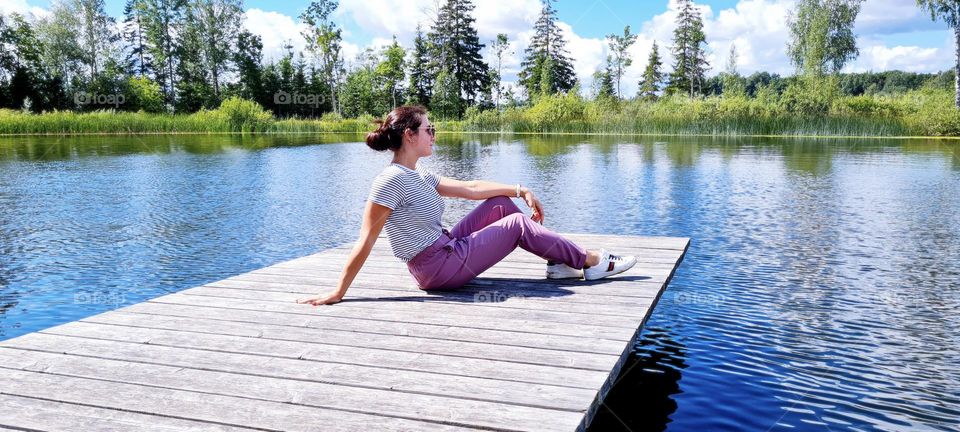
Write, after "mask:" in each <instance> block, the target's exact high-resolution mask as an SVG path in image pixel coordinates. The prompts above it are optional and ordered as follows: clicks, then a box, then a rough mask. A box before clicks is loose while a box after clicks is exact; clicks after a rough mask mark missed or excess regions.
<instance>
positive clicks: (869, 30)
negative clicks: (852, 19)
mask: <svg viewBox="0 0 960 432" xmlns="http://www.w3.org/2000/svg"><path fill="white" fill-rule="evenodd" d="M931 23H932V20H931V19H930V14H929V13H928V12H927V11H926V10H923V9H920V8H919V7H917V2H916V1H914V0H866V1H865V2H864V3H863V7H861V8H860V14H859V15H857V22H856V26H855V29H854V31H855V33H856V34H858V35H879V34H893V33H905V32H912V31H919V30H929V29H930V28H931ZM940 25H941V26H942V28H944V29H945V28H946V24H943V23H941V24H940Z"/></svg>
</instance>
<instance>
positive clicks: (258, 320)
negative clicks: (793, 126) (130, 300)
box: [82, 303, 624, 354]
mask: <svg viewBox="0 0 960 432" xmlns="http://www.w3.org/2000/svg"><path fill="white" fill-rule="evenodd" d="M144 305H150V307H152V308H153V309H147V310H146V311H142V312H143V313H140V312H130V311H117V312H116V313H113V314H100V315H97V316H93V317H90V318H86V319H84V320H82V321H84V322H100V323H110V324H116V325H130V326H144V327H150V328H153V326H158V327H156V328H169V329H186V328H187V327H183V325H184V324H186V322H183V321H181V320H180V319H182V318H189V319H194V320H200V325H205V323H209V322H223V323H232V324H235V325H236V327H234V328H231V329H230V330H231V331H235V332H237V333H236V334H237V335H253V336H256V335H260V336H261V337H262V335H263V334H264V332H266V331H272V332H273V333H278V334H279V335H278V337H277V338H279V339H283V338H285V337H287V336H286V335H287V334H288V333H287V331H288V330H290V329H310V330H314V331H327V332H329V331H335V332H337V333H342V334H344V337H348V336H353V334H352V333H370V334H376V335H386V336H393V337H410V336H415V337H418V338H427V339H438V340H453V341H470V342H476V343H481V344H488V345H506V346H518V347H528V348H541V349H548V350H561V351H575V352H584V353H600V354H607V353H610V352H612V350H614V349H615V348H616V347H621V346H623V342H624V341H615V340H611V339H595V340H585V339H583V338H575V337H567V336H546V335H539V334H533V333H515V332H507V331H499V330H478V329H473V328H463V327H444V326H435V325H423V324H414V323H384V322H379V321H370V320H356V319H345V318H340V317H323V316H321V317H316V318H311V319H309V320H307V321H304V322H302V323H292V322H290V320H289V319H288V317H286V316H283V315H279V316H278V314H270V313H260V312H255V313H249V312H247V313H246V314H244V312H245V311H240V312H239V313H238V312H237V311H223V310H220V309H212V310H210V309H199V308H191V307H189V306H186V307H182V306H174V305H155V304H150V303H144ZM157 306H160V307H157ZM171 309H173V310H172V311H171ZM151 312H156V313H151ZM201 313H202V314H203V315H202V317H201V316H200V314H201ZM191 324H192V323H191ZM398 324H399V325H398ZM267 329H271V330H267ZM190 330H197V329H196V328H190ZM224 334H228V333H224Z"/></svg>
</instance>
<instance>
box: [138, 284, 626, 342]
mask: <svg viewBox="0 0 960 432" xmlns="http://www.w3.org/2000/svg"><path fill="white" fill-rule="evenodd" d="M150 302H151V303H158V304H173V305H188V306H202V307H208V308H220V309H226V310H246V311H264V312H280V313H285V314H290V315H294V316H302V317H315V316H335V317H350V318H356V319H369V320H379V321H385V322H411V323H418V324H435V325H447V326H451V327H469V328H476V329H491V330H505V331H515V332H526V333H535V334H542V335H563V336H574V337H585V338H607V339H614V340H623V341H627V337H628V336H624V335H623V334H624V331H623V328H622V327H609V326H600V325H594V324H578V325H576V326H570V325H567V324H566V323H554V322H547V321H537V320H532V319H528V318H527V317H525V316H519V317H516V318H503V319H495V320H490V319H483V317H457V316H456V315H452V316H451V315H446V314H423V313H405V312H396V311H390V310H386V309H385V308H366V309H363V310H357V309H354V308H350V307H343V306H344V305H349V302H341V303H337V304H336V305H335V306H325V307H315V308H306V309H305V308H302V307H296V308H295V309H291V308H290V307H289V305H286V304H282V305H278V304H276V303H258V302H251V301H246V300H235V299H229V298H213V297H203V296H176V297H174V296H172V295H166V296H163V297H159V298H156V299H153V300H150Z"/></svg>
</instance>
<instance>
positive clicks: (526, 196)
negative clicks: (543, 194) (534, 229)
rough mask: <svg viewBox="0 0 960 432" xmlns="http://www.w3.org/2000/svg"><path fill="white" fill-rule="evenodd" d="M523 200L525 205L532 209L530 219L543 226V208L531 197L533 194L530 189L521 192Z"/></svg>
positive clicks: (537, 200)
mask: <svg viewBox="0 0 960 432" xmlns="http://www.w3.org/2000/svg"><path fill="white" fill-rule="evenodd" d="M524 189H526V188H524ZM523 200H524V201H526V202H527V205H528V206H530V208H531V209H533V216H530V219H533V221H534V222H537V223H539V224H540V225H543V206H542V205H540V200H539V199H537V197H535V196H534V195H533V192H531V191H530V189H527V190H525V191H523Z"/></svg>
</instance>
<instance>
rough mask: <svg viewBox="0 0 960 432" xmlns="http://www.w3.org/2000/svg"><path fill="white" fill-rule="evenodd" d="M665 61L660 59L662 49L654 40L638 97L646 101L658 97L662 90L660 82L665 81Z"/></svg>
mask: <svg viewBox="0 0 960 432" xmlns="http://www.w3.org/2000/svg"><path fill="white" fill-rule="evenodd" d="M662 66H663V61H662V60H661V59H660V51H659V48H658V47H657V42H656V41H654V42H653V48H651V50H650V56H649V57H648V58H647V67H646V68H644V70H643V77H642V78H641V79H640V86H639V88H638V91H637V97H638V98H640V99H643V100H646V101H653V100H656V99H657V92H658V91H660V83H661V82H662V81H663V72H661V69H660V68H661V67H662Z"/></svg>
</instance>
